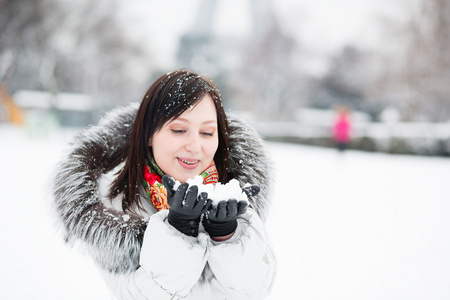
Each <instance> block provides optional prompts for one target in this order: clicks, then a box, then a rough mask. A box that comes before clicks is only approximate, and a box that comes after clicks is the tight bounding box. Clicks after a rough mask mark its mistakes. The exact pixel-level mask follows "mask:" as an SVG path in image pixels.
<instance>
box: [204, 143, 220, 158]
mask: <svg viewBox="0 0 450 300" xmlns="http://www.w3.org/2000/svg"><path fill="white" fill-rule="evenodd" d="M218 147H219V140H213V141H211V142H209V143H208V145H207V146H206V147H205V152H206V154H207V155H208V156H209V157H211V158H213V157H214V155H215V154H216V152H217V149H218Z"/></svg>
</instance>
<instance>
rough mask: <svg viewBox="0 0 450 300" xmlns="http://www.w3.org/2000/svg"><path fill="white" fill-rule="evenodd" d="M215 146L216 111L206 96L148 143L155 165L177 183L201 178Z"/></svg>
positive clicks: (217, 142) (216, 144)
mask: <svg viewBox="0 0 450 300" xmlns="http://www.w3.org/2000/svg"><path fill="white" fill-rule="evenodd" d="M218 145H219V138H218V134H217V114H216V108H215V106H214V102H213V100H212V99H211V96H210V95H209V94H207V95H206V96H205V97H203V99H202V100H200V101H199V102H198V103H197V105H195V106H193V107H191V108H188V109H187V110H186V111H185V112H183V113H182V114H181V115H180V116H179V117H178V118H176V119H174V120H173V121H169V122H167V123H165V124H164V125H163V127H162V128H161V129H160V130H159V131H157V132H156V133H155V134H154V135H153V137H152V139H151V140H150V142H149V146H152V148H153V156H154V158H155V161H156V163H157V164H158V166H159V167H160V168H161V169H162V170H163V171H164V173H166V174H168V175H170V176H172V177H173V178H175V179H176V180H178V181H180V182H186V180H187V179H189V178H193V177H194V176H195V175H200V174H201V173H202V172H203V171H204V170H205V169H206V168H207V167H208V166H209V165H210V164H211V162H212V160H213V158H214V154H215V153H216V150H217V147H218Z"/></svg>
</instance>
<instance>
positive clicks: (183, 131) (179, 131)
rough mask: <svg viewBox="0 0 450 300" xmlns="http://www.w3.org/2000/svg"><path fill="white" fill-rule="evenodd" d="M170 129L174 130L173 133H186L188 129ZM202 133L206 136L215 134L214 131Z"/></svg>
mask: <svg viewBox="0 0 450 300" xmlns="http://www.w3.org/2000/svg"><path fill="white" fill-rule="evenodd" d="M170 131H172V133H173V134H182V133H185V132H186V130H175V129H171V130H170ZM200 134H202V135H205V136H208V137H209V136H213V135H214V134H213V133H209V132H201V133H200Z"/></svg>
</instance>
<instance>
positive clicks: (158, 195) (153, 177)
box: [143, 160, 219, 211]
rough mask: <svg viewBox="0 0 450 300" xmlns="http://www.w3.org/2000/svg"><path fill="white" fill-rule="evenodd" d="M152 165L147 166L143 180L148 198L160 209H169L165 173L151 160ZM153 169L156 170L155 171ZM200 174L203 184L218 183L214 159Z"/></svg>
mask: <svg viewBox="0 0 450 300" xmlns="http://www.w3.org/2000/svg"><path fill="white" fill-rule="evenodd" d="M150 165H152V166H153V168H152V167H150V166H149V165H146V166H145V169H144V180H143V184H144V187H145V191H146V193H147V197H148V200H149V202H150V203H151V204H152V205H153V206H154V207H155V208H156V210H158V211H160V210H162V209H169V203H167V190H166V188H165V187H164V185H163V184H162V183H161V181H162V180H161V178H162V176H164V173H163V172H162V170H161V169H160V168H159V167H158V166H157V165H156V163H154V161H152V160H151V161H150ZM152 169H154V170H155V171H154V172H153V171H152ZM158 173H159V174H158ZM200 175H201V176H202V177H203V184H216V183H217V182H218V181H219V174H218V173H217V169H216V165H215V164H214V161H212V162H211V164H210V165H209V167H208V168H206V170H205V171H203V172H202V173H201V174H200Z"/></svg>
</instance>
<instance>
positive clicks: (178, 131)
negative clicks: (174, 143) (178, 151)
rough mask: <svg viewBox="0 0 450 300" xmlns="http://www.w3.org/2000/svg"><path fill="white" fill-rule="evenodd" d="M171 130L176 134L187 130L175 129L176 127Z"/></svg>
mask: <svg viewBox="0 0 450 300" xmlns="http://www.w3.org/2000/svg"><path fill="white" fill-rule="evenodd" d="M170 131H171V132H172V133H174V134H182V133H185V132H186V130H175V129H171V130H170Z"/></svg>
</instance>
